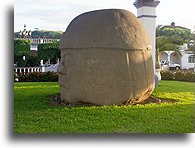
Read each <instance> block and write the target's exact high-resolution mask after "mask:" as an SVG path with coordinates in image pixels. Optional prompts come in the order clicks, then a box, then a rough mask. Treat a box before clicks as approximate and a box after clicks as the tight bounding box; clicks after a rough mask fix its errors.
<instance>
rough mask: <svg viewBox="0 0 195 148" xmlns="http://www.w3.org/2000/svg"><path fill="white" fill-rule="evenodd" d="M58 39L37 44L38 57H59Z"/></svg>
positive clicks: (46, 58)
mask: <svg viewBox="0 0 195 148" xmlns="http://www.w3.org/2000/svg"><path fill="white" fill-rule="evenodd" d="M59 43H60V42H59V41H55V42H52V43H42V44H39V45H38V57H39V58H40V59H43V60H48V59H57V58H58V59H60V49H59Z"/></svg>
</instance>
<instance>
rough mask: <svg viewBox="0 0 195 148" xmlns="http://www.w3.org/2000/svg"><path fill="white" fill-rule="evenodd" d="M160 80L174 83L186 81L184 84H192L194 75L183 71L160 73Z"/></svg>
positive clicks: (194, 79)
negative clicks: (173, 81)
mask: <svg viewBox="0 0 195 148" xmlns="http://www.w3.org/2000/svg"><path fill="white" fill-rule="evenodd" d="M161 77H162V80H175V81H186V82H194V81H195V73H194V72H185V71H177V72H174V73H173V72H170V71H161Z"/></svg>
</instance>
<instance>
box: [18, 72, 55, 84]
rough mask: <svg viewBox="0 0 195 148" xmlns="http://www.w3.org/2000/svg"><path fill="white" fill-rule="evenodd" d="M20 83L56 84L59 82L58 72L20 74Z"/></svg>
mask: <svg viewBox="0 0 195 148" xmlns="http://www.w3.org/2000/svg"><path fill="white" fill-rule="evenodd" d="M19 81H20V82H55V81H58V73H57V72H51V71H48V72H29V73H27V74H26V75H24V74H23V73H19Z"/></svg>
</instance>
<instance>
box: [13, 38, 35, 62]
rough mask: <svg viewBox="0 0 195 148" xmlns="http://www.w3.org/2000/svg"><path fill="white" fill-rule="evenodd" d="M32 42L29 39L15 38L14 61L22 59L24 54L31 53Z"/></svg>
mask: <svg viewBox="0 0 195 148" xmlns="http://www.w3.org/2000/svg"><path fill="white" fill-rule="evenodd" d="M30 43H31V41H29V40H22V39H15V40H14V62H17V61H18V60H19V59H22V57H23V56H29V55H30Z"/></svg>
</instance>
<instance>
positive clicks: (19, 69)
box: [14, 64, 59, 74]
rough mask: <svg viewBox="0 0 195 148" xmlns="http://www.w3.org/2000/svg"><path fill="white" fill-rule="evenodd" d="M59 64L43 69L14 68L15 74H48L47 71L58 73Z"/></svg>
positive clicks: (43, 67)
mask: <svg viewBox="0 0 195 148" xmlns="http://www.w3.org/2000/svg"><path fill="white" fill-rule="evenodd" d="M58 65H59V64H53V65H50V66H48V67H47V66H42V67H14V72H15V73H16V74H19V73H23V74H26V73H28V72H47V71H54V72H57V68H58Z"/></svg>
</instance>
